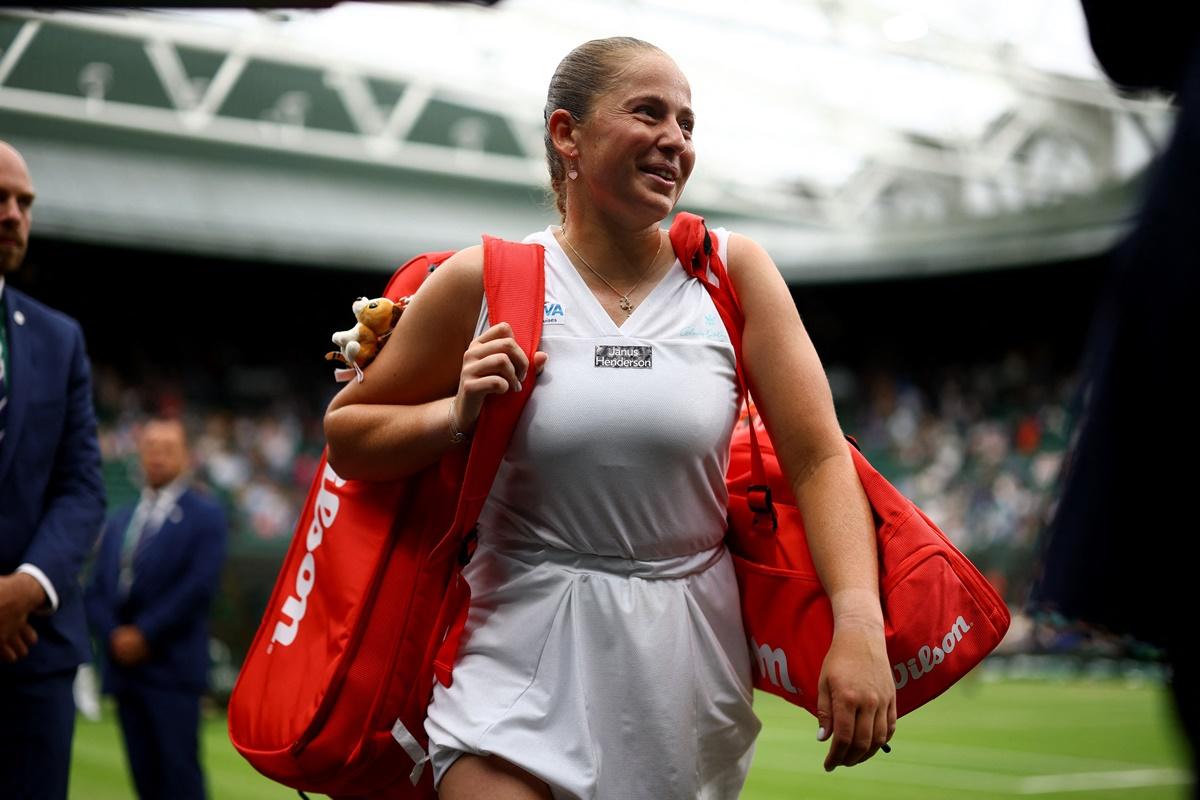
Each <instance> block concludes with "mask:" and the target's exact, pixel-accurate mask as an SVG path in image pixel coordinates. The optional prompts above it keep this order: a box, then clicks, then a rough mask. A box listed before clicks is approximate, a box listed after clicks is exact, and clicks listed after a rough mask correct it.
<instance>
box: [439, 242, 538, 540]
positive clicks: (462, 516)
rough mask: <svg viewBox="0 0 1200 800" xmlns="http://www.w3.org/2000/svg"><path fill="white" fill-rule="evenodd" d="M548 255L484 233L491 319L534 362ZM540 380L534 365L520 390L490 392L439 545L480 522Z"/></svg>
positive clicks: (485, 281)
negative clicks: (505, 327) (502, 325)
mask: <svg viewBox="0 0 1200 800" xmlns="http://www.w3.org/2000/svg"><path fill="white" fill-rule="evenodd" d="M544 257H545V250H543V249H542V246H541V245H536V244H520V243H518V242H508V241H504V240H503V239H496V238H494V237H491V236H484V237H483V288H484V293H485V294H486V296H487V303H488V321H489V323H491V324H492V325H495V324H498V323H499V322H507V323H508V324H509V325H511V326H512V329H513V338H514V339H516V340H517V344H518V345H519V346H520V347H521V349H522V350H524V351H525V355H526V356H527V357H528V358H529V363H530V364H532V363H533V354H534V352H535V351H536V350H537V347H538V344H539V343H540V342H541V339H542V311H543V309H544V302H545V300H544V298H545V294H546V272H545V268H544V266H543V261H544ZM536 382H537V376H536V374H535V373H534V372H533V370H532V369H531V370H530V373H529V375H528V376H527V377H526V379H525V380H524V381H522V383H521V391H520V392H505V393H504V394H493V395H488V397H487V399H485V400H484V402H483V411H482V412H480V414H479V421H478V422H477V423H476V426H475V430H476V434H475V437H474V438H473V439H472V441H471V452H470V455H469V456H468V458H467V470H466V474H465V475H464V476H463V488H462V493H461V494H460V495H459V498H458V508H457V509H456V511H455V514H454V524H453V525H451V526H450V530H449V532H448V533H447V534H446V536H445V537H444V538H443V540H442V542H441V543H439V544H438V547H437V548H436V549H438V550H441V549H442V548H443V547H454V548H457V547H458V546H459V543H460V542H461V540H462V538H463V537H464V536H466V534H467V533H468V532H469V531H470V530H471V529H472V528H473V527H474V526H475V522H476V520H478V519H479V512H480V511H481V510H482V509H483V503H484V501H485V500H486V499H487V496H488V492H490V491H491V489H492V482H493V481H494V480H495V478H496V470H498V469H499V468H500V461H501V459H503V458H504V452H505V451H506V450H507V449H508V442H509V439H510V438H512V432H513V428H514V427H515V426H516V424H517V419H518V418H519V417H520V416H521V412H522V411H523V410H524V409H525V403H526V402H527V401H528V400H529V393H530V392H531V391H533V386H534V384H535V383H536Z"/></svg>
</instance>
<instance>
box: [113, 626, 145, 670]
mask: <svg viewBox="0 0 1200 800" xmlns="http://www.w3.org/2000/svg"><path fill="white" fill-rule="evenodd" d="M108 649H109V650H110V651H111V652H112V657H113V660H114V661H116V662H117V663H118V664H120V665H121V666H123V667H136V666H137V665H138V664H140V663H142V662H143V661H145V660H146V659H147V658H149V657H150V645H149V644H148V643H147V642H146V637H145V636H143V635H142V632H141V631H140V630H138V628H137V626H136V625H120V626H118V627H117V628H116V629H115V630H113V632H112V636H110V637H109V640H108Z"/></svg>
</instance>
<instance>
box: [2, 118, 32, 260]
mask: <svg viewBox="0 0 1200 800" xmlns="http://www.w3.org/2000/svg"><path fill="white" fill-rule="evenodd" d="M32 212H33V180H32V179H31V178H30V177H29V168H28V167H26V166H25V159H23V158H21V154H20V153H18V152H17V149H16V148H15V147H13V146H12V145H10V144H9V143H8V142H5V141H0V275H3V274H5V273H8V272H13V271H15V270H16V269H17V267H19V266H21V262H22V261H24V260H25V250H26V248H28V247H29V225H30V222H31V220H32V218H33V217H32Z"/></svg>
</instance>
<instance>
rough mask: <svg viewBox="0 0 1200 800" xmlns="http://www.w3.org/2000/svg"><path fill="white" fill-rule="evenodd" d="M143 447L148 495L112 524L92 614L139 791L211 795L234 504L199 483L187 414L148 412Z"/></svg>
mask: <svg viewBox="0 0 1200 800" xmlns="http://www.w3.org/2000/svg"><path fill="white" fill-rule="evenodd" d="M138 452H139V455H140V459H141V465H142V471H143V473H144V477H145V484H146V485H145V488H144V489H143V490H142V493H141V497H140V499H139V500H138V502H137V503H136V504H135V505H133V506H130V507H125V508H122V509H120V510H119V511H117V512H116V513H115V514H113V516H112V517H111V518H110V519H109V521H108V524H107V525H106V526H105V528H104V536H103V538H102V539H101V541H100V549H99V552H98V554H97V556H96V563H95V566H94V567H93V570H92V578H91V582H90V583H89V585H88V589H87V612H88V621H89V622H90V623H91V627H92V634H93V635H94V636H95V637H96V639H97V640H98V641H99V643H100V650H101V653H102V659H101V660H102V668H103V672H104V684H103V686H104V691H105V692H106V693H108V694H112V695H114V696H115V697H116V700H117V714H118V717H119V719H120V723H121V732H122V734H123V735H124V739H125V752H126V755H127V756H128V758H129V767H130V771H131V772H132V773H133V781H134V784H135V786H136V787H137V791H138V795H139V797H141V798H142V800H153V799H154V798H172V800H191V799H192V798H203V797H204V796H205V789H204V775H203V772H202V770H201V767H200V758H199V731H200V699H201V697H202V695H203V694H204V692H205V690H206V689H207V687H208V613H209V609H210V607H211V605H212V599H213V595H214V594H215V593H216V590H217V584H218V581H219V578H220V574H221V566H222V564H223V562H224V559H225V549H226V538H227V526H226V522H225V513H224V511H222V509H221V506H220V505H219V504H218V503H217V502H216V501H215V500H213V499H211V498H209V497H208V496H206V495H204V494H202V493H201V492H200V491H198V490H197V489H194V488H192V487H191V485H190V483H191V475H190V473H189V471H188V466H189V453H188V447H187V436H186V433H185V431H184V427H183V424H182V423H181V422H179V421H178V420H173V419H154V420H151V421H149V422H147V423H146V424H145V426H144V427H143V429H142V432H141V437H140V439H139V441H138Z"/></svg>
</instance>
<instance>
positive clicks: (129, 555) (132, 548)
mask: <svg viewBox="0 0 1200 800" xmlns="http://www.w3.org/2000/svg"><path fill="white" fill-rule="evenodd" d="M156 499H157V498H155V497H146V496H143V497H142V499H141V500H140V501H139V502H138V504H137V506H136V507H135V508H134V509H133V515H132V516H130V518H129V525H127V526H126V527H125V538H124V539H122V540H121V574H120V584H121V591H122V593H128V592H129V586H130V584H132V583H133V557H134V556H135V555H136V554H137V548H138V544H140V543H141V541H142V534H143V533H145V531H146V523H147V522H149V521H150V513H151V511H152V510H153V509H154V503H155V500H156Z"/></svg>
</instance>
